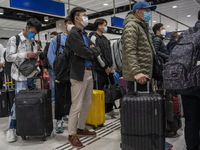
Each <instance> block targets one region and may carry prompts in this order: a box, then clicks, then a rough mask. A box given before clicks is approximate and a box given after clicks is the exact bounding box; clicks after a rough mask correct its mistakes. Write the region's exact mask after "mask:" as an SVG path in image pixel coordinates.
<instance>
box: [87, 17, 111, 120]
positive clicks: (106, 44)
mask: <svg viewBox="0 0 200 150" xmlns="http://www.w3.org/2000/svg"><path fill="white" fill-rule="evenodd" d="M94 28H95V30H96V32H91V35H92V36H91V38H90V39H91V41H92V42H93V43H95V45H96V46H97V47H99V48H100V49H101V59H102V61H103V62H104V64H103V65H102V63H101V62H100V63H99V61H96V62H95V63H94V70H95V73H96V74H95V78H96V82H98V84H97V85H98V87H96V84H95V85H94V88H95V89H96V88H97V89H98V90H103V88H104V86H105V84H108V77H109V78H110V80H111V83H114V79H113V74H112V73H111V71H112V66H113V61H112V54H111V47H110V41H109V40H108V39H107V38H106V37H105V36H104V35H103V34H104V33H106V32H107V30H108V27H107V21H106V20H105V19H97V20H96V21H95V22H94ZM105 112H106V113H107V114H106V117H107V118H110V117H114V111H113V103H106V105H105Z"/></svg>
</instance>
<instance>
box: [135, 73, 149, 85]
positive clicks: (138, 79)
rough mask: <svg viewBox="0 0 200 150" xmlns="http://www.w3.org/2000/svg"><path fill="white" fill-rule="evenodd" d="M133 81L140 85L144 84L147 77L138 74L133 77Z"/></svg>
mask: <svg viewBox="0 0 200 150" xmlns="http://www.w3.org/2000/svg"><path fill="white" fill-rule="evenodd" d="M134 79H135V80H136V81H137V82H138V83H140V84H146V83H147V79H149V77H148V76H147V75H145V74H143V73H139V74H137V75H135V76H134Z"/></svg>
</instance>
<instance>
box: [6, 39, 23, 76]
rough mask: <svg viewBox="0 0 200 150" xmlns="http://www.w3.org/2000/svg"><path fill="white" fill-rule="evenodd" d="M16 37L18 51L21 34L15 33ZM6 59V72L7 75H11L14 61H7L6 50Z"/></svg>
mask: <svg viewBox="0 0 200 150" xmlns="http://www.w3.org/2000/svg"><path fill="white" fill-rule="evenodd" d="M15 37H16V51H17V49H18V46H19V42H20V36H19V35H15ZM4 59H5V67H4V73H5V74H6V75H9V76H10V75H11V67H12V62H7V60H6V52H5V53H4Z"/></svg>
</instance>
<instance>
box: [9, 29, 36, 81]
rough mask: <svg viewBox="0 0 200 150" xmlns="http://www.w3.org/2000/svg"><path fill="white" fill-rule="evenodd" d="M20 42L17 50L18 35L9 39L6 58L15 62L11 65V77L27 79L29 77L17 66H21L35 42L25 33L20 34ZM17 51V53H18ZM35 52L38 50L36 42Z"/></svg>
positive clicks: (20, 79) (19, 79) (18, 79)
mask: <svg viewBox="0 0 200 150" xmlns="http://www.w3.org/2000/svg"><path fill="white" fill-rule="evenodd" d="M19 36H20V42H19V46H18V49H17V50H16V37H15V36H13V37H11V38H10V39H9V41H8V43H7V48H6V60H7V61H8V62H13V64H12V67H11V77H12V78H13V79H14V80H15V81H26V80H27V78H26V77H25V76H24V75H23V74H21V72H19V70H18V69H17V67H16V65H17V66H20V65H21V64H22V63H23V62H24V61H25V60H26V59H27V54H26V53H27V52H28V51H31V43H33V42H34V43H35V41H34V40H33V39H28V38H26V37H25V36H24V35H23V33H22V32H21V33H20V34H19ZM16 51H17V53H16ZM33 52H37V45H36V43H35V44H33Z"/></svg>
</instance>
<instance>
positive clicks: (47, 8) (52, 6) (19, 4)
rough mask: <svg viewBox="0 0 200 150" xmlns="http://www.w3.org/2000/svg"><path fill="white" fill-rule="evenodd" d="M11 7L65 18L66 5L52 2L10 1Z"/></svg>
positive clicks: (35, 0)
mask: <svg viewBox="0 0 200 150" xmlns="http://www.w3.org/2000/svg"><path fill="white" fill-rule="evenodd" d="M10 7H16V8H21V9H27V10H33V11H38V12H42V13H48V14H53V15H59V16H65V4H63V3H59V2H55V1H52V0H10Z"/></svg>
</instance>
